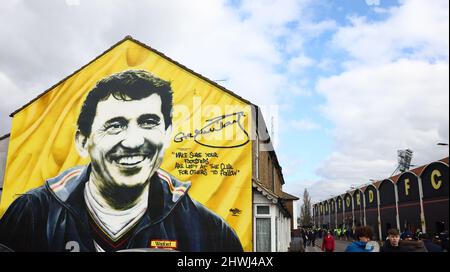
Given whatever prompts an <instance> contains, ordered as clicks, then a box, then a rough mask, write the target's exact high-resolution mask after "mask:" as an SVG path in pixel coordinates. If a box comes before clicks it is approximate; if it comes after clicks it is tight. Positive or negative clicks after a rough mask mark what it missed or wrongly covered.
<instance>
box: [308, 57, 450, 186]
mask: <svg viewBox="0 0 450 272" xmlns="http://www.w3.org/2000/svg"><path fill="white" fill-rule="evenodd" d="M448 75H449V66H448V63H437V64H429V63H426V62H420V61H412V60H400V61H398V62H394V63H390V64H386V65H383V66H379V67H360V68H357V69H353V70H350V71H347V72H345V73H342V74H341V75H338V76H334V77H330V78H325V79H322V80H321V81H320V82H319V84H318V85H317V90H318V92H319V93H321V94H322V95H323V96H324V97H325V98H326V100H327V102H326V104H325V105H324V106H323V108H322V110H323V113H324V114H325V115H326V117H328V119H330V120H331V121H332V122H333V123H334V125H335V127H336V128H335V130H334V140H335V146H336V148H335V150H334V152H333V153H332V154H331V155H330V156H329V158H328V159H327V160H325V162H324V163H323V165H322V166H321V167H320V168H319V169H318V170H317V174H318V175H320V176H322V177H323V178H324V180H325V181H326V182H327V184H331V183H333V184H346V185H347V186H348V187H349V186H350V184H363V183H366V182H369V179H371V178H373V179H381V178H385V177H389V175H390V174H391V173H392V172H393V170H394V168H395V167H396V163H397V161H396V152H397V150H398V149H406V148H410V149H412V150H413V151H414V155H413V162H412V163H413V164H416V165H422V164H425V163H428V162H431V161H433V160H437V159H441V158H444V157H446V156H448V150H446V149H443V148H439V147H438V146H436V143H438V142H448V139H449V127H448V121H449V119H448V118H449V102H448V101H449V92H448V90H449V76H448ZM325 181H324V183H325ZM336 193H338V192H336Z"/></svg>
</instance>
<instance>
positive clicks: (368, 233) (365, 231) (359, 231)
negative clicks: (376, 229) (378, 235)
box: [355, 226, 372, 239]
mask: <svg viewBox="0 0 450 272" xmlns="http://www.w3.org/2000/svg"><path fill="white" fill-rule="evenodd" d="M355 237H356V238H358V239H359V238H360V237H367V238H369V239H372V229H371V228H370V227H369V226H361V227H357V228H356V229H355Z"/></svg>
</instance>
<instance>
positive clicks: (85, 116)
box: [77, 70, 173, 137]
mask: <svg viewBox="0 0 450 272" xmlns="http://www.w3.org/2000/svg"><path fill="white" fill-rule="evenodd" d="M152 94H158V95H159V96H160V97H161V103H162V105H161V112H162V114H163V117H164V123H165V128H166V129H167V128H168V127H169V126H170V125H171V124H172V108H173V104H172V103H173V102H172V88H171V87H170V82H168V81H164V80H162V79H160V78H157V77H155V76H154V75H152V74H150V73H149V72H146V71H144V70H127V71H124V72H120V73H116V74H113V75H111V76H108V77H106V78H103V79H102V80H100V81H99V82H97V84H96V85H95V87H94V88H93V89H92V90H91V91H90V92H89V94H88V95H87V97H86V100H85V101H84V103H83V106H82V107H81V111H80V115H79V116H78V122H77V125H78V129H79V130H80V132H81V134H83V135H84V136H86V137H88V136H89V135H90V134H91V129H92V123H93V122H94V118H95V114H96V112H97V105H98V103H99V102H100V101H104V100H106V99H108V98H109V96H110V95H112V96H113V97H114V98H115V99H117V100H122V101H131V100H140V99H143V98H146V97H149V96H150V95H152ZM111 110H114V109H111Z"/></svg>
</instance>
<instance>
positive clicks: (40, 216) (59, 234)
mask: <svg viewBox="0 0 450 272" xmlns="http://www.w3.org/2000/svg"><path fill="white" fill-rule="evenodd" d="M172 108H173V102H172V88H171V86H170V82H168V81H164V80H162V79H160V78H157V77H155V76H154V75H152V74H150V73H149V72H146V71H144V70H126V71H123V72H120V73H116V74H113V75H110V76H108V77H106V78H103V79H101V80H100V81H98V82H97V84H96V85H95V87H93V88H92V89H91V90H90V91H89V93H88V95H87V97H86V99H85V101H84V103H83V105H82V107H81V110H80V114H79V116H78V121H77V130H76V133H75V144H76V147H77V151H78V153H79V154H80V156H81V157H88V158H89V159H90V163H89V164H88V165H84V166H76V167H74V168H70V169H67V170H65V171H64V172H62V173H61V174H59V175H58V176H56V177H54V178H51V179H48V180H46V182H45V184H44V185H43V186H41V187H38V188H36V189H33V190H31V191H28V192H27V193H25V194H23V195H22V196H20V197H19V198H17V199H16V200H15V201H14V202H13V203H12V204H11V205H10V206H9V208H8V209H7V211H6V213H5V214H4V215H3V217H2V218H1V220H0V244H3V245H4V246H7V247H8V248H10V249H12V250H14V251H92V252H95V251H97V252H102V251H119V250H127V249H133V248H134V249H136V248H163V249H174V250H179V251H242V246H241V243H240V241H239V238H238V237H237V235H236V233H235V232H234V230H233V229H232V228H231V227H230V226H229V225H228V224H227V223H226V222H225V221H224V220H223V219H222V218H221V217H219V216H218V215H216V214H215V213H213V212H212V211H210V210H209V209H208V208H206V207H205V206H203V205H202V204H200V203H199V202H197V201H195V200H194V199H192V198H191V197H190V196H189V194H188V191H189V188H190V187H191V184H190V183H189V182H182V181H179V180H177V179H176V178H175V177H173V176H172V175H170V174H169V173H167V172H165V171H164V170H162V169H160V165H161V163H162V160H163V156H164V153H165V150H166V149H167V147H168V146H169V144H170V140H171V135H172Z"/></svg>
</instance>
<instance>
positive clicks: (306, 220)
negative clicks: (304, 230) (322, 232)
mask: <svg viewBox="0 0 450 272" xmlns="http://www.w3.org/2000/svg"><path fill="white" fill-rule="evenodd" d="M300 222H301V225H302V226H309V225H311V224H312V216H311V198H310V197H309V193H308V190H306V189H305V191H304V192H303V204H302V206H301V208H300Z"/></svg>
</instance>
